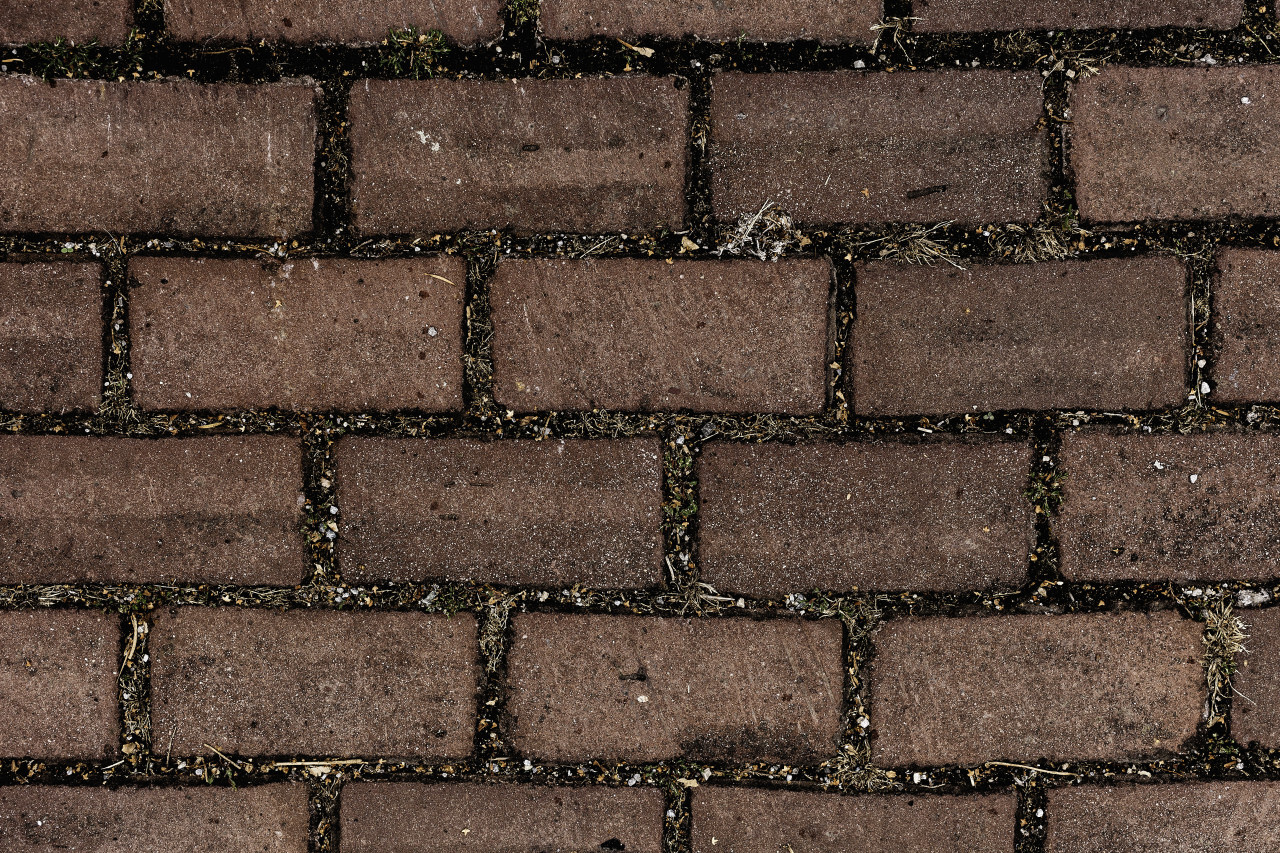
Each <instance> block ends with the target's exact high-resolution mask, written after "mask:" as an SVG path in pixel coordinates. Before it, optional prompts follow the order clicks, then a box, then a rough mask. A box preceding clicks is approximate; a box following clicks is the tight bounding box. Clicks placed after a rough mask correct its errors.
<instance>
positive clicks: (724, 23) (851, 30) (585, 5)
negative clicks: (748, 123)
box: [539, 0, 881, 44]
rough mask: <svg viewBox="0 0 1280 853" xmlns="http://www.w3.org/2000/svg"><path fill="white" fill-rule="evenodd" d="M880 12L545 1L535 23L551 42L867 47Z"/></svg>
mask: <svg viewBox="0 0 1280 853" xmlns="http://www.w3.org/2000/svg"><path fill="white" fill-rule="evenodd" d="M880 11H881V9H880V0H843V2H842V0H765V1H764V2H760V1H759V0H721V2H716V3H688V2H681V0H635V2H623V0H594V2H593V0H544V2H543V3H542V6H541V10H540V13H539V23H540V25H541V27H542V32H543V33H544V34H545V35H546V36H547V37H548V38H553V39H586V38H591V37H592V36H612V37H614V38H617V37H621V38H624V39H628V38H638V37H642V36H665V37H668V38H683V37H685V36H696V37H698V38H702V39H710V40H715V39H738V38H745V39H747V40H750V41H790V40H792V39H814V40H817V41H821V42H827V43H846V42H853V43H855V44H869V43H870V42H871V38H872V34H871V25H872V24H874V23H875V22H876V21H878V20H879V19H880Z"/></svg>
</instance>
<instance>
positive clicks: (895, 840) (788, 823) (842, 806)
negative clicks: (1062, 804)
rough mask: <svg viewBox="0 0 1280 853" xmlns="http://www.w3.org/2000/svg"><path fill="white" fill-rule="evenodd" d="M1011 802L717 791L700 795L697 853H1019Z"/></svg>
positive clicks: (981, 797) (696, 799)
mask: <svg viewBox="0 0 1280 853" xmlns="http://www.w3.org/2000/svg"><path fill="white" fill-rule="evenodd" d="M1016 806H1017V803H1016V802H1015V800H1014V798H1013V797H1012V796H1010V795H1009V794H978V795H972V796H965V797H945V796H934V795H928V794H926V795H923V796H919V795H914V794H913V795H907V794H900V795H897V796H887V797H886V796H879V797H877V796H852V797H846V796H838V795H836V794H828V793H808V792H799V791H769V790H761V789H758V788H709V787H706V786H700V787H699V788H698V789H697V790H696V791H694V792H693V819H692V821H691V823H692V824H693V853H778V851H780V850H781V851H792V850H794V851H800V850H803V851H805V853H887V851H890V850H928V851H931V853H1012V851H1013V838H1014V832H1015V821H1014V811H1015V809H1016Z"/></svg>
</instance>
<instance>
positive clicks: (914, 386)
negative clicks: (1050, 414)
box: [848, 257, 1188, 416]
mask: <svg viewBox="0 0 1280 853" xmlns="http://www.w3.org/2000/svg"><path fill="white" fill-rule="evenodd" d="M855 292H856V294H857V299H858V316H857V319H856V320H855V322H854V328H853V340H852V344H851V348H850V351H851V356H850V358H849V359H848V361H849V362H850V364H849V370H848V377H849V378H848V384H849V386H850V388H851V391H852V395H853V400H852V405H853V409H854V411H855V412H857V413H858V414H861V415H893V416H898V415H909V414H951V413H963V412H975V411H994V410H1002V409H1064V408H1069V409H1074V408H1081V409H1103V410H1110V411H1117V410H1127V411H1142V410H1148V409H1157V408H1165V407H1176V406H1178V405H1180V404H1181V403H1182V402H1183V400H1184V399H1185V397H1186V386H1187V379H1186V369H1187V368H1186V365H1187V355H1188V350H1187V347H1188V343H1187V337H1188V333H1187V320H1186V316H1187V312H1186V295H1185V294H1186V273H1185V270H1184V268H1183V266H1182V264H1181V262H1179V261H1178V260H1176V259H1174V258H1170V257H1147V258H1126V259H1115V260H1099V261H1087V262H1080V261H1067V262H1061V263H1038V264H1018V265H981V264H975V265H973V266H971V267H970V268H969V269H967V270H956V269H953V268H951V267H945V266H939V267H935V268H932V269H921V268H919V267H910V266H902V265H898V264H892V263H870V264H864V265H861V266H859V268H858V272H857V283H856V285H855ZM1081 329H1088V334H1087V335H1082V334H1080V330H1081Z"/></svg>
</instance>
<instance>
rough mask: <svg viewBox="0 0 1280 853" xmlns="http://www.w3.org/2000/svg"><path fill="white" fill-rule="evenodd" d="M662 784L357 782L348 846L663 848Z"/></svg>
mask: <svg viewBox="0 0 1280 853" xmlns="http://www.w3.org/2000/svg"><path fill="white" fill-rule="evenodd" d="M665 810H666V805H665V803H664V801H663V796H662V791H660V790H658V789H656V788H639V787H636V788H601V787H597V788H565V787H554V788H553V787H548V786H544V785H470V784H461V783H449V782H446V783H444V784H433V785H423V784H417V783H412V782H408V783H394V782H393V783H389V784H379V783H365V782H355V783H352V784H350V785H347V786H346V787H344V788H343V789H342V850H343V853H384V851H391V850H394V851H396V853H435V851H438V850H442V849H448V850H450V851H453V852H454V853H493V851H496V850H500V851H503V853H540V851H550V850H566V851H567V850H583V851H586V850H626V851H628V853H632V851H634V853H661V851H662V849H663V847H662V815H663V812H664V811H665Z"/></svg>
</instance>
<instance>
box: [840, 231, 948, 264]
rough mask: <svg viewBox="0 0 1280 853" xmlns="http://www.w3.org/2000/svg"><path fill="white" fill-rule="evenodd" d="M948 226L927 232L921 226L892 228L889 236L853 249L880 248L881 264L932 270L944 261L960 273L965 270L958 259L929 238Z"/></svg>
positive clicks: (946, 247) (861, 244) (867, 241)
mask: <svg viewBox="0 0 1280 853" xmlns="http://www.w3.org/2000/svg"><path fill="white" fill-rule="evenodd" d="M951 224H952V223H951V222H939V223H938V224H937V225H930V226H928V227H927V228H926V227H925V226H922V225H920V226H908V227H905V228H903V227H899V228H894V229H893V231H892V232H890V233H889V234H886V235H885V236H884V237H877V238H876V239H874V240H866V241H864V242H862V243H857V244H855V247H856V248H859V249H864V248H866V247H868V246H875V245H879V246H880V259H881V260H883V261H896V262H897V263H900V264H915V265H919V266H928V267H931V266H933V265H934V264H936V263H937V262H938V261H943V262H944V263H948V264H950V265H951V266H953V267H955V268H956V269H958V270H962V269H964V267H963V266H962V265H961V264H960V256H959V255H957V254H955V252H953V251H951V249H950V248H949V247H948V246H945V245H943V244H942V243H939V242H938V241H937V240H934V239H933V238H932V237H931V236H930V235H931V234H933V233H934V232H936V231H938V230H940V229H943V228H947V227H949V226H950V225H951Z"/></svg>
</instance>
